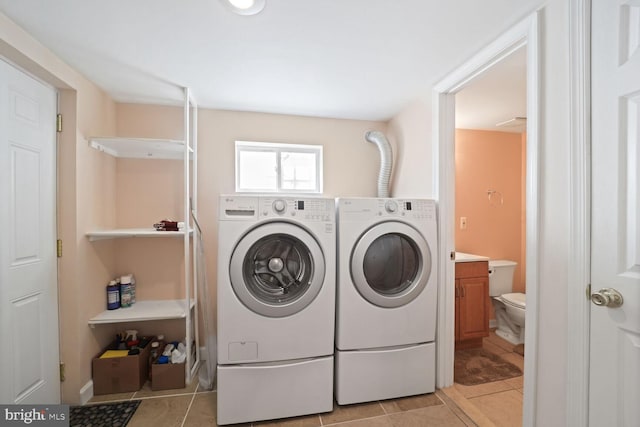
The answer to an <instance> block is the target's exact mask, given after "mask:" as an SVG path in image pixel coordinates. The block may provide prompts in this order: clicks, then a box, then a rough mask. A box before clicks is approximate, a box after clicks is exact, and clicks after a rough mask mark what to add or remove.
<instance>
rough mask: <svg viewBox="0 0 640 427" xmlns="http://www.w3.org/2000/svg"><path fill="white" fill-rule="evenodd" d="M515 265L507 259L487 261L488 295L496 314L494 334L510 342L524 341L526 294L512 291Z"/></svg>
mask: <svg viewBox="0 0 640 427" xmlns="http://www.w3.org/2000/svg"><path fill="white" fill-rule="evenodd" d="M517 265H518V264H517V263H516V262H513V261H509V260H490V261H489V295H490V296H491V301H492V303H493V309H494V311H495V314H496V323H497V329H496V334H497V335H498V336H499V337H501V338H504V339H505V340H507V341H509V342H510V343H512V344H522V343H524V313H525V308H526V296H525V294H523V293H514V292H513V274H514V272H515V269H516V266H517Z"/></svg>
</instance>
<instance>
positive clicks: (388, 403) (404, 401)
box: [380, 393, 442, 414]
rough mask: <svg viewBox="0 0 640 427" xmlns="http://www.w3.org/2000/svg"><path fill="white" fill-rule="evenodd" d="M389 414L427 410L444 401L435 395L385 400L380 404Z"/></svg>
mask: <svg viewBox="0 0 640 427" xmlns="http://www.w3.org/2000/svg"><path fill="white" fill-rule="evenodd" d="M380 404H381V405H382V407H383V408H384V411H385V412H386V413H387V414H392V413H394V412H402V411H409V410H411V409H418V408H426V407H427V406H435V405H442V401H441V400H440V399H439V398H438V396H436V395H435V393H429V394H421V395H419V396H409V397H403V398H400V399H390V400H383V401H381V402H380Z"/></svg>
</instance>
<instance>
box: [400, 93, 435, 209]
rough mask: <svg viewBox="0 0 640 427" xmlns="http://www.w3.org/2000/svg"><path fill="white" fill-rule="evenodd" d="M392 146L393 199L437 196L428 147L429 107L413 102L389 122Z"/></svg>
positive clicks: (431, 150)
mask: <svg viewBox="0 0 640 427" xmlns="http://www.w3.org/2000/svg"><path fill="white" fill-rule="evenodd" d="M388 138H389V140H390V141H392V143H393V145H394V149H395V151H394V154H393V155H394V163H395V164H394V168H393V179H392V182H391V195H392V196H393V197H424V198H433V197H434V195H435V194H436V189H435V188H434V185H435V184H434V183H435V182H436V181H435V180H434V177H433V171H434V170H435V168H434V165H433V158H434V155H433V153H434V152H435V151H434V150H433V147H431V139H432V136H431V106H430V105H429V104H427V103H425V102H424V101H421V100H415V101H414V102H412V103H411V104H409V105H407V106H406V107H405V108H404V109H403V110H402V111H401V112H400V113H398V114H396V115H395V117H393V118H392V119H391V120H390V121H389V135H388Z"/></svg>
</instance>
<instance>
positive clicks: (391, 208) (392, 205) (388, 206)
mask: <svg viewBox="0 0 640 427" xmlns="http://www.w3.org/2000/svg"><path fill="white" fill-rule="evenodd" d="M384 208H385V210H386V211H387V212H389V213H394V212H395V211H397V210H398V205H397V204H396V202H394V201H392V200H388V201H387V203H385V204H384Z"/></svg>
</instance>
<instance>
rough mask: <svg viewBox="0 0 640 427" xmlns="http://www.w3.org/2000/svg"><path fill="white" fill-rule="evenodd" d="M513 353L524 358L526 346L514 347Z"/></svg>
mask: <svg viewBox="0 0 640 427" xmlns="http://www.w3.org/2000/svg"><path fill="white" fill-rule="evenodd" d="M513 352H514V353H516V354H519V355H520V356H522V357H524V344H518V345H517V346H515V347H513Z"/></svg>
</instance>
